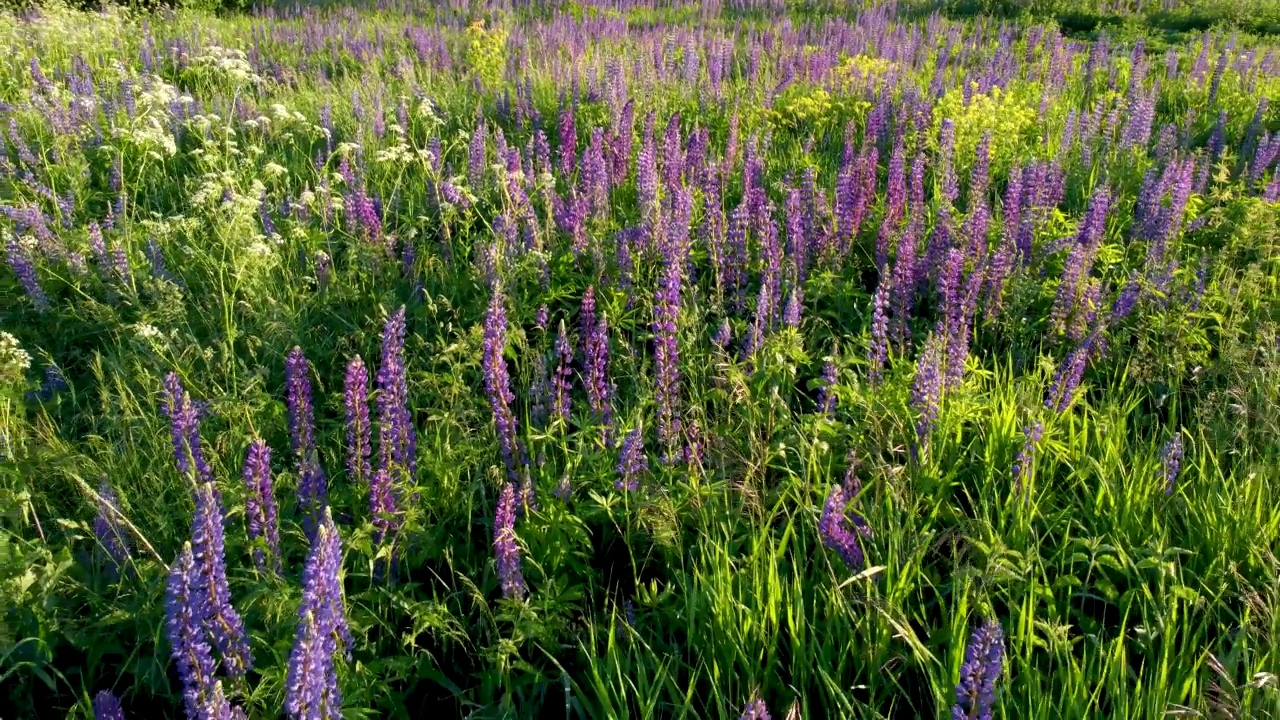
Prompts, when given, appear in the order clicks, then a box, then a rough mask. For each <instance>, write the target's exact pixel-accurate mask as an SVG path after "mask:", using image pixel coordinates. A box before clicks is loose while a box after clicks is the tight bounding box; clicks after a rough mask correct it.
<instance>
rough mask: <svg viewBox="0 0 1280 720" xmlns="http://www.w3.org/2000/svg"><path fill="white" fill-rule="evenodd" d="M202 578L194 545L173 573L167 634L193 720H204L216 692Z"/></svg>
mask: <svg viewBox="0 0 1280 720" xmlns="http://www.w3.org/2000/svg"><path fill="white" fill-rule="evenodd" d="M201 594H202V593H201V590H200V577H199V573H198V571H197V570H196V562H195V557H194V556H193V555H192V553H191V544H190V543H187V544H186V545H184V546H183V548H182V552H180V553H178V557H177V558H176V559H175V560H174V561H173V565H172V566H171V567H170V569H169V583H168V589H167V591H166V593H165V618H166V621H165V632H166V635H167V636H168V638H169V645H170V646H171V647H172V648H173V660H174V663H175V664H176V665H177V668H178V679H179V680H180V681H181V682H182V699H183V701H184V703H185V705H186V708H187V717H188V718H190V720H200V719H201V718H202V714H201V710H202V708H203V707H204V704H205V701H206V699H207V698H208V696H209V693H210V692H211V691H212V689H213V682H214V680H213V672H214V663H213V652H212V651H211V650H210V649H209V644H208V643H207V642H205V639H204V628H203V627H202V626H201V620H202V618H203V617H204V612H203V607H202V602H203V601H202V600H201Z"/></svg>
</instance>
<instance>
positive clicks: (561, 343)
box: [551, 321, 573, 423]
mask: <svg viewBox="0 0 1280 720" xmlns="http://www.w3.org/2000/svg"><path fill="white" fill-rule="evenodd" d="M555 350H556V357H557V364H556V372H555V375H554V376H553V377H552V378H551V412H552V413H554V414H555V416H556V417H559V418H560V419H561V420H563V421H564V422H566V423H568V422H569V410H570V403H571V398H570V393H571V392H572V391H573V367H572V364H573V347H572V346H571V345H569V338H568V336H567V335H565V332H564V322H563V321H561V323H560V333H559V334H558V335H557V336H556V345H555Z"/></svg>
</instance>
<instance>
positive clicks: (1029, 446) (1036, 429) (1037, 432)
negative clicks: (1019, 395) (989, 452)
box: [1013, 420, 1044, 492]
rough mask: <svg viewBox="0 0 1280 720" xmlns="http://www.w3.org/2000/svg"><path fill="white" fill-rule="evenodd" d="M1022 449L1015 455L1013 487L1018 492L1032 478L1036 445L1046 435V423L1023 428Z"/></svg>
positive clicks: (1037, 423)
mask: <svg viewBox="0 0 1280 720" xmlns="http://www.w3.org/2000/svg"><path fill="white" fill-rule="evenodd" d="M1022 435H1023V441H1022V449H1020V450H1019V451H1018V452H1017V454H1015V455H1014V456H1013V487H1014V489H1015V490H1016V491H1017V492H1022V489H1023V488H1025V487H1026V486H1027V481H1028V480H1029V479H1030V478H1031V468H1033V467H1034V466H1035V453H1036V445H1038V444H1039V443H1040V438H1041V437H1042V436H1043V435H1044V423H1042V422H1040V421H1039V420H1037V421H1036V422H1035V423H1033V424H1031V425H1028V426H1027V427H1025V428H1023V429H1022Z"/></svg>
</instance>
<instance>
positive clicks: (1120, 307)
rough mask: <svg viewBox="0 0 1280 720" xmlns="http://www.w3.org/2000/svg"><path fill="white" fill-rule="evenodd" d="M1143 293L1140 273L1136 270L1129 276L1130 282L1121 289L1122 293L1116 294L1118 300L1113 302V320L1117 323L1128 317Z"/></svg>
mask: <svg viewBox="0 0 1280 720" xmlns="http://www.w3.org/2000/svg"><path fill="white" fill-rule="evenodd" d="M1141 294H1142V285H1141V284H1140V283H1139V282H1138V273H1137V272H1136V271H1135V272H1134V273H1133V274H1131V275H1130V276H1129V282H1128V283H1126V284H1125V286H1124V288H1123V289H1122V290H1120V294H1119V295H1117V296H1116V300H1115V302H1114V303H1112V304H1111V322H1113V323H1117V322H1120V321H1121V320H1123V319H1124V318H1126V317H1128V315H1129V313H1131V312H1133V308H1134V306H1135V305H1137V304H1138V298H1139V297H1141Z"/></svg>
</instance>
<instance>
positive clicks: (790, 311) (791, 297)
mask: <svg viewBox="0 0 1280 720" xmlns="http://www.w3.org/2000/svg"><path fill="white" fill-rule="evenodd" d="M803 310H804V289H803V288H801V287H800V286H799V285H796V286H795V287H793V288H791V292H789V293H787V304H786V305H784V306H783V308H782V324H783V325H785V326H787V327H789V328H799V327H800V314H801V312H803Z"/></svg>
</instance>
